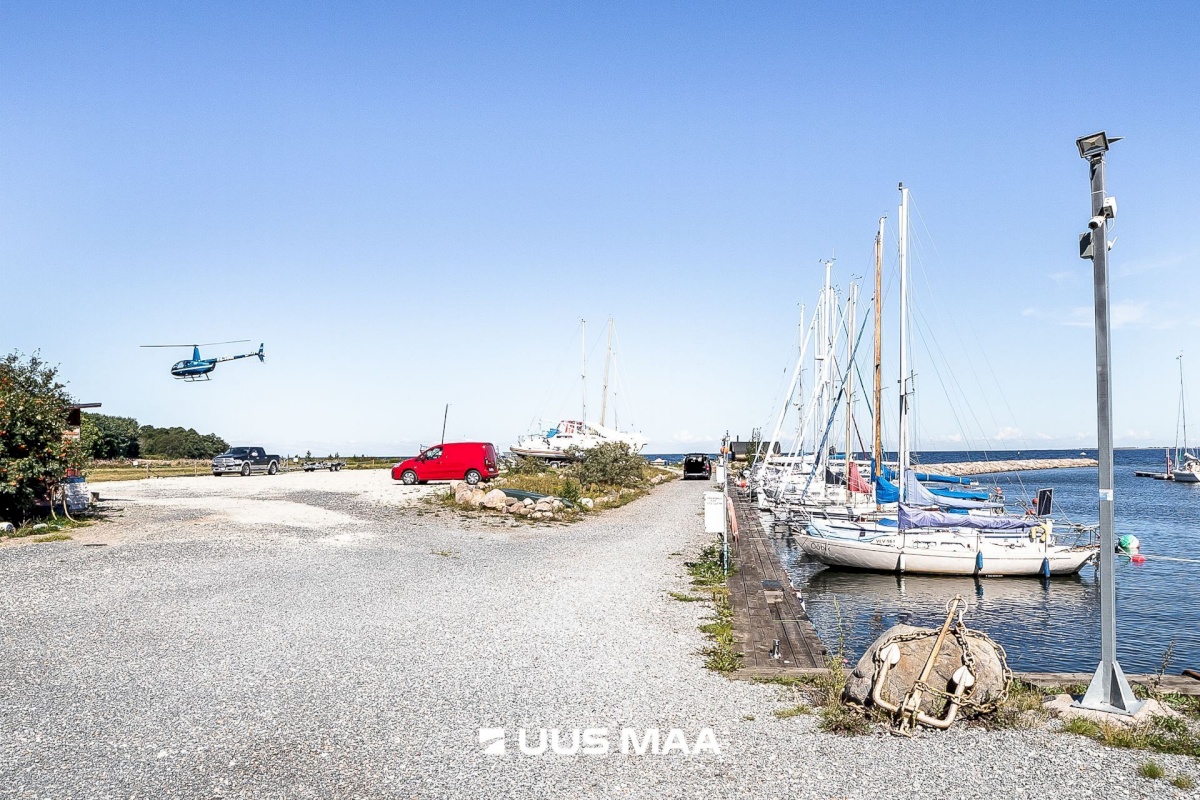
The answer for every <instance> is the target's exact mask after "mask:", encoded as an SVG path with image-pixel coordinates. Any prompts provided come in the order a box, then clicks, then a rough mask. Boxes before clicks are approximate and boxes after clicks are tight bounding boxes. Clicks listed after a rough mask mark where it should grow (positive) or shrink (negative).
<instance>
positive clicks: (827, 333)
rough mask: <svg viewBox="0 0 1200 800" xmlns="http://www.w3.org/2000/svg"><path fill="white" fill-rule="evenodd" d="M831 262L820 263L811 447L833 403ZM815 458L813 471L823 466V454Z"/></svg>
mask: <svg viewBox="0 0 1200 800" xmlns="http://www.w3.org/2000/svg"><path fill="white" fill-rule="evenodd" d="M833 261H834V259H832V258H830V259H826V260H825V261H823V262H821V263H823V264H824V265H825V289H824V292H823V294H822V296H821V348H820V350H819V351H817V352H818V353H819V355H817V356H816V358H817V360H819V361H820V362H821V364H820V365H819V366H820V370H819V372H820V374H821V379H820V380H821V414H820V416H819V417H818V418H817V419H816V420H815V423H816V427H815V428H814V430H813V433H814V438H813V445H814V446H816V445H817V444H819V443H820V436H818V435H817V433H818V432H819V431H821V430H822V429H823V428H822V426H824V425H825V423H826V421H827V420H828V419H829V409H830V405H831V404H832V401H833V396H832V392H831V391H830V388H831V387H832V385H833V383H832V374H833V373H832V370H831V369H830V361H832V359H833V284H832V273H833ZM815 455H816V458H815V459H814V461H813V469H816V467H817V465H819V464H823V463H824V461H825V456H824V454H823V453H816V454H815Z"/></svg>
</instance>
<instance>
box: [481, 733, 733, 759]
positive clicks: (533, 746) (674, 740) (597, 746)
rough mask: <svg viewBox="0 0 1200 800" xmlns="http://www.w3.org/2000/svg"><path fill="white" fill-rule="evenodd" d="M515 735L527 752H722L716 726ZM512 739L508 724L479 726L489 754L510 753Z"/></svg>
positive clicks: (522, 751) (522, 750)
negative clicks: (690, 729) (693, 730)
mask: <svg viewBox="0 0 1200 800" xmlns="http://www.w3.org/2000/svg"><path fill="white" fill-rule="evenodd" d="M614 736H615V737H616V741H615V742H614V741H613V738H614ZM512 738H513V740H514V741H513V742H512V743H513V744H515V745H516V752H518V753H520V754H521V755H523V756H545V755H554V756H577V755H585V756H606V755H608V754H609V753H611V752H619V753H621V754H622V755H637V756H645V755H655V756H663V755H675V754H678V755H685V756H695V755H699V754H701V753H712V754H713V755H720V754H721V746H720V745H719V744H718V743H717V737H716V736H715V735H714V734H713V732H712V728H701V729H700V730H699V731H698V732H697V733H696V736H695V737H694V738H693V737H690V736H688V734H687V732H686V731H683V730H681V729H679V728H671V729H669V730H665V731H663V730H659V729H658V728H645V729H641V730H639V729H637V728H622V729H621V730H620V731H613V732H610V731H609V729H608V728H571V729H559V728H517V729H516V735H515V736H513V737H512ZM509 743H510V742H509V736H508V731H506V730H505V729H504V728H480V729H479V744H480V745H481V746H482V747H483V752H484V754H486V755H490V756H502V755H506V754H507V753H508V751H509ZM614 745H615V747H614Z"/></svg>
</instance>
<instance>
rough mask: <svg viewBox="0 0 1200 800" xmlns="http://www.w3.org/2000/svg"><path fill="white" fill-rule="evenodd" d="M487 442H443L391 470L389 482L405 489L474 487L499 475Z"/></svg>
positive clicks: (492, 449) (492, 452) (494, 458)
mask: <svg viewBox="0 0 1200 800" xmlns="http://www.w3.org/2000/svg"><path fill="white" fill-rule="evenodd" d="M497 463H498V459H497V458H496V446H495V445H493V444H492V443H491V442H447V443H444V444H439V445H434V446H433V447H430V448H429V449H428V450H425V451H423V452H422V453H421V455H419V456H417V457H416V458H410V459H408V460H407V461H401V462H400V463H399V464H397V465H396V466H394V467H392V480H396V481H400V482H401V483H403V484H406V485H408V486H413V485H415V484H418V483H428V482H429V481H458V480H462V481H466V482H467V483H469V484H470V485H472V486H474V485H475V484H477V483H479V482H480V481H482V480H491V479H492V478H494V477H496V476H497V475H499V474H500V470H499V468H498V467H497Z"/></svg>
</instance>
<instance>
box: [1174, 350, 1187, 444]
mask: <svg viewBox="0 0 1200 800" xmlns="http://www.w3.org/2000/svg"><path fill="white" fill-rule="evenodd" d="M1175 360H1176V361H1178V362H1179V414H1180V416H1181V418H1182V419H1183V452H1184V454H1185V455H1186V454H1187V449H1188V444H1187V394H1186V393H1185V392H1184V390H1183V353H1180V354H1179V355H1177V356H1175ZM1175 466H1176V467H1177V468H1178V466H1179V439H1178V438H1176V440H1175Z"/></svg>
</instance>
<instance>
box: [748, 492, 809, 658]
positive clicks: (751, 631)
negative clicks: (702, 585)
mask: <svg viewBox="0 0 1200 800" xmlns="http://www.w3.org/2000/svg"><path fill="white" fill-rule="evenodd" d="M730 497H731V499H732V500H733V507H734V514H735V515H736V517H737V523H738V531H739V536H738V538H737V540H736V541H735V542H732V543H731V546H730V554H731V559H732V563H733V565H734V572H733V574H732V575H730V577H729V581H728V586H729V602H730V605H731V607H732V609H733V641H734V643H735V644H736V645H737V647H738V649H739V652H740V653H741V656H742V666H741V668H740V669H739V670H737V671H736V672H735V673H734V677H738V678H752V677H763V676H766V675H772V676H774V675H788V674H794V675H802V674H808V673H811V672H812V671H813V670H818V671H819V670H821V669H823V668H824V665H825V647H824V646H823V645H822V644H821V640H820V637H819V636H818V635H817V630H816V628H814V627H813V624H812V621H811V620H810V619H809V618H808V615H807V614H806V613H805V612H804V608H803V607H802V606H801V604H800V601H799V599H798V598H797V596H796V591H795V589H794V588H793V587H792V584H791V581H790V580H789V578H788V576H787V573H786V572H784V570H783V566H782V565H781V564H780V563H779V559H778V557H777V555H776V553H775V544H774V539H775V537H773V536H771V535H770V534H768V533H767V532H766V531H764V530H763V527H762V523H761V521H760V520H759V515H758V512H757V510H756V509H755V508H754V507H753V506H752V505H751V504H750V503H749V502H748V501H747V500H746V499H745V498H744V497H742V496H741V495H740V493H738V492H737V491H736V490H731V492H730ZM776 641H778V642H779V649H778V657H775V655H773V651H774V650H775V642H776Z"/></svg>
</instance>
